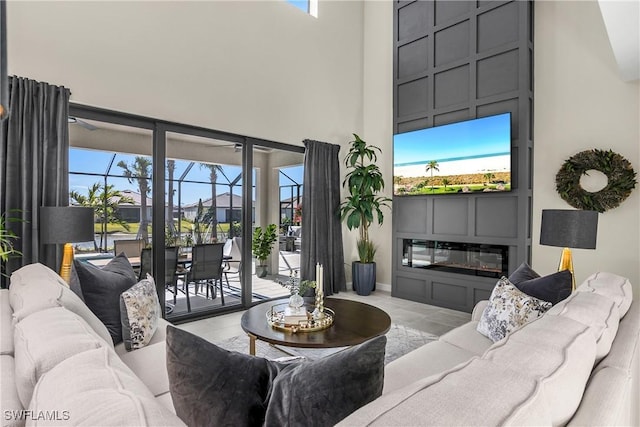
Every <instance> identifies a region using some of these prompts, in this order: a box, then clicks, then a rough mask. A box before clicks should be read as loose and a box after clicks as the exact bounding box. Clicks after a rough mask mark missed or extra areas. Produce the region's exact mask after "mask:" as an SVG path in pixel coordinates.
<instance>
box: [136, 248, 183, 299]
mask: <svg viewBox="0 0 640 427" xmlns="http://www.w3.org/2000/svg"><path fill="white" fill-rule="evenodd" d="M177 270H178V247H177V246H169V247H166V248H165V252H164V280H165V289H167V290H168V291H169V292H171V293H172V294H173V307H175V304H176V297H177V294H178V290H179V289H178V276H179V274H178V273H177ZM147 273H149V274H151V275H153V259H152V252H151V248H144V249H142V252H140V276H139V278H138V280H142V279H144V278H145V277H146V276H147ZM180 291H182V293H184V294H185V296H186V298H187V311H189V312H190V311H191V300H190V299H189V292H188V291H189V288H188V286H187V283H186V281H185V283H184V288H183V289H180ZM173 307H170V306H168V308H170V309H171V310H173Z"/></svg>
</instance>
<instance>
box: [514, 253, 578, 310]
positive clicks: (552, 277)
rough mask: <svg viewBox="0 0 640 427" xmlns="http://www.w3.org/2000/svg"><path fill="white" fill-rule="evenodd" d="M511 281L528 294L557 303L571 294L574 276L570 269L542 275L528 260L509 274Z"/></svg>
mask: <svg viewBox="0 0 640 427" xmlns="http://www.w3.org/2000/svg"><path fill="white" fill-rule="evenodd" d="M509 282H511V283H512V284H514V285H515V286H516V287H517V288H518V289H520V290H521V291H522V292H524V293H525V294H527V295H531V296H532V297H536V298H538V299H541V300H543V301H548V302H550V303H551V304H557V303H559V302H560V301H562V300H563V299H565V298H567V297H568V296H569V295H571V290H572V287H573V276H572V274H571V272H570V271H569V270H563V271H558V272H555V273H552V274H549V275H546V276H542V277H541V276H540V275H539V274H538V273H537V272H536V271H535V270H534V269H533V268H531V267H530V266H529V264H527V263H526V262H523V263H522V264H520V266H519V267H518V268H517V269H516V270H515V271H514V272H513V273H511V274H510V275H509Z"/></svg>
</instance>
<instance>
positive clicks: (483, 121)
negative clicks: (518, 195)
mask: <svg viewBox="0 0 640 427" xmlns="http://www.w3.org/2000/svg"><path fill="white" fill-rule="evenodd" d="M510 121H511V118H510V114H509V113H505V114H500V115H496V116H490V117H483V118H480V119H474V120H467V121H464V122H458V123H452V124H448V125H444V126H438V127H432V128H427V129H420V130H415V131H411V132H406V133H401V134H397V135H394V137H393V157H394V158H393V192H394V194H395V195H430V194H456V193H473V192H496V191H498V192H500V191H510V190H511V130H510Z"/></svg>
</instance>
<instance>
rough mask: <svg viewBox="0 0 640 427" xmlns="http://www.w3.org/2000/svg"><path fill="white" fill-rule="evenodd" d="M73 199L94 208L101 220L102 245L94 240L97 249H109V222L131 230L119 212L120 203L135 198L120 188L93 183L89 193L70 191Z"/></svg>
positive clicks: (129, 201) (98, 218) (79, 203)
mask: <svg viewBox="0 0 640 427" xmlns="http://www.w3.org/2000/svg"><path fill="white" fill-rule="evenodd" d="M69 197H70V198H71V201H72V202H74V203H75V204H77V205H80V206H86V207H90V208H93V210H94V212H95V216H96V219H97V220H98V221H99V222H100V245H96V242H95V240H94V242H93V246H94V248H95V250H96V251H97V250H98V248H100V249H102V246H103V244H104V250H105V251H106V250H107V224H117V225H119V226H121V227H122V228H124V229H125V230H127V231H128V230H129V223H128V222H126V221H125V220H123V219H122V218H120V216H119V214H118V205H119V204H121V203H133V199H132V198H131V197H129V196H123V195H122V193H121V192H120V191H119V190H116V189H115V188H114V186H113V185H107V186H106V187H104V185H102V184H101V183H99V182H96V183H95V184H93V185H92V186H91V187H89V189H88V190H87V195H86V196H85V195H84V194H80V193H78V192H77V191H71V192H70V193H69Z"/></svg>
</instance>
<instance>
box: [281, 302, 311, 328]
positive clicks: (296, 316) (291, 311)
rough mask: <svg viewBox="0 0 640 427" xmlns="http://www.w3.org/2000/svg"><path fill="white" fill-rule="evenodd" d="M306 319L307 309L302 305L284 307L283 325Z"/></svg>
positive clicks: (297, 322) (295, 323) (294, 323)
mask: <svg viewBox="0 0 640 427" xmlns="http://www.w3.org/2000/svg"><path fill="white" fill-rule="evenodd" d="M307 320H308V316H307V309H306V308H304V307H291V306H287V307H285V309H284V323H285V325H297V324H299V323H300V322H306V321H307Z"/></svg>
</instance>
